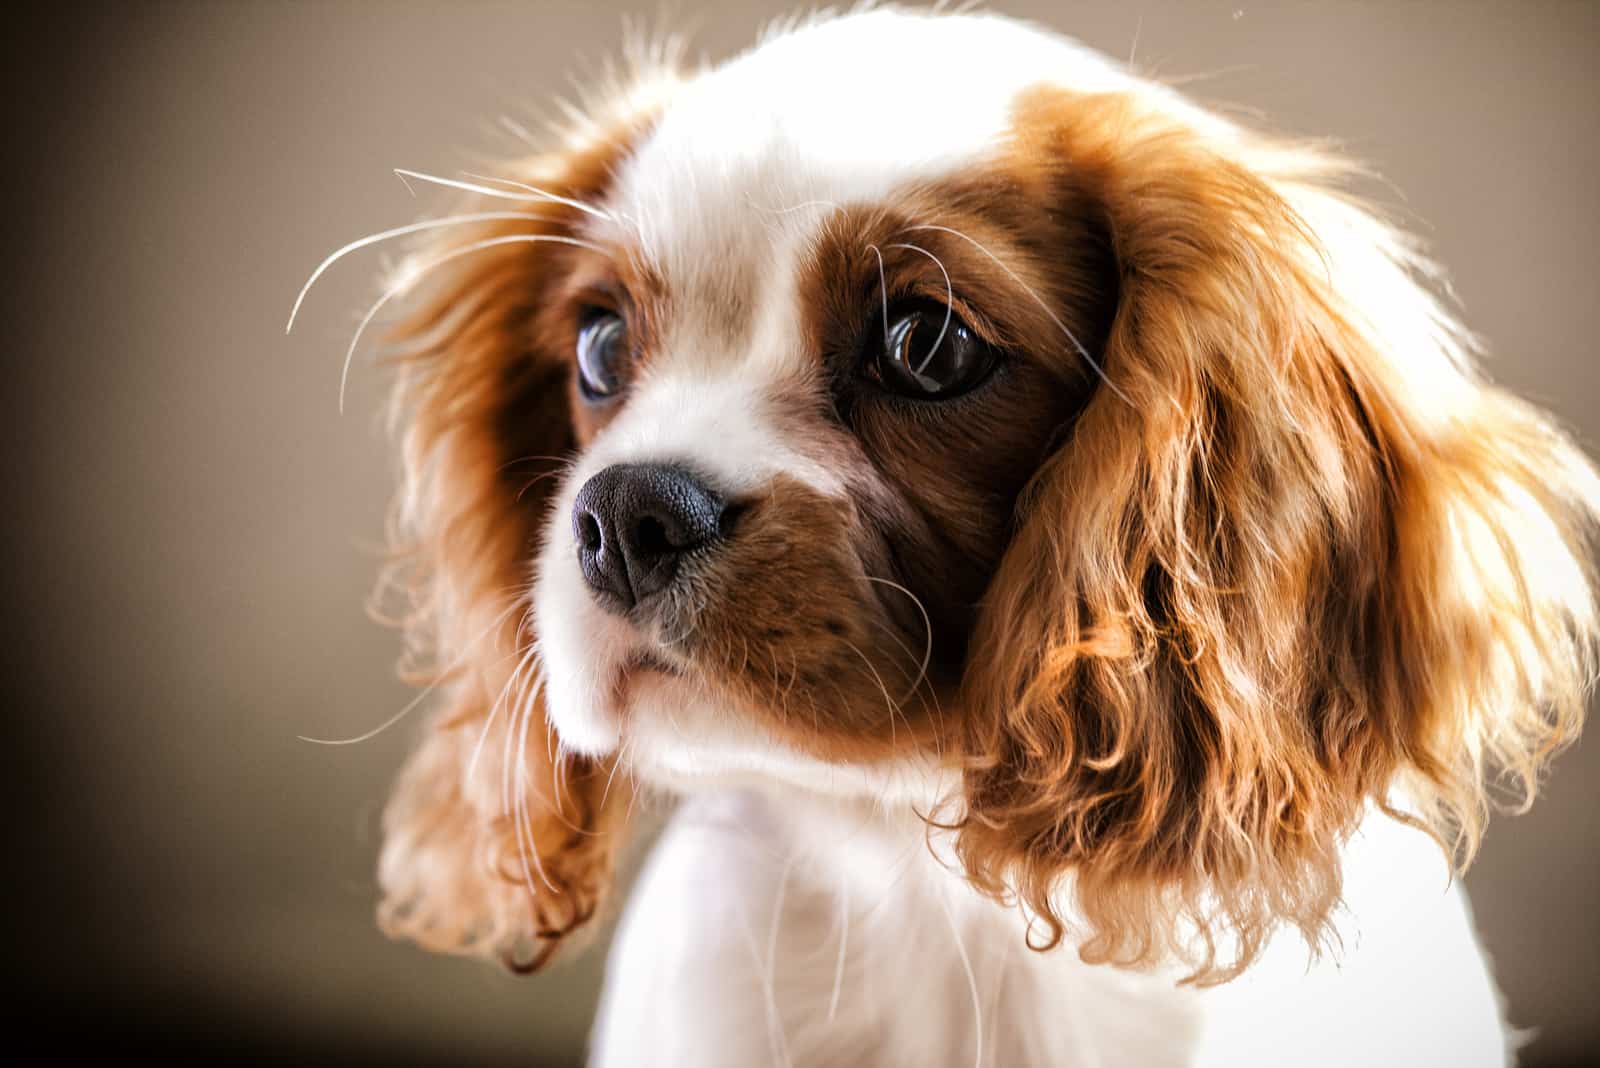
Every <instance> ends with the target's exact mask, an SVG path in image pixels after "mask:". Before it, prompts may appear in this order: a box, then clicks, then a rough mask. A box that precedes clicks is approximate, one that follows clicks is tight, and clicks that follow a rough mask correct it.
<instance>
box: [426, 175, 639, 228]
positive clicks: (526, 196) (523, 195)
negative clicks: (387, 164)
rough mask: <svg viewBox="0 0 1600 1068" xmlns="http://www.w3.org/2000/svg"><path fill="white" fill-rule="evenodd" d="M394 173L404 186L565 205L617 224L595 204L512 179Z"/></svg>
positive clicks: (606, 212)
mask: <svg viewBox="0 0 1600 1068" xmlns="http://www.w3.org/2000/svg"><path fill="white" fill-rule="evenodd" d="M394 173H395V175H396V176H397V177H399V179H400V180H401V181H402V182H406V180H407V179H408V178H415V179H416V180H417V181H419V182H430V183H432V184H433V185H442V186H445V187H447V188H450V189H460V190H463V191H464V192H468V193H477V194H478V195H479V196H486V197H499V198H501V199H502V200H520V201H527V202H532V203H537V204H561V205H563V206H565V207H568V208H572V209H573V210H574V211H581V212H583V213H584V214H585V215H590V216H593V217H594V218H596V219H601V220H603V221H605V222H613V221H615V216H613V215H612V214H611V213H610V212H609V211H604V210H602V209H600V208H597V207H595V206H594V205H593V204H586V203H584V202H583V201H581V200H575V199H573V198H572V197H564V196H561V195H560V194H559V193H551V192H548V191H546V190H543V189H540V188H538V187H536V186H531V185H528V184H526V183H524V182H516V181H512V180H511V179H509V178H485V177H484V176H482V175H470V176H469V177H473V178H477V179H478V181H475V182H467V181H462V180H460V179H458V178H444V177H441V176H439V175H437V174H424V173H423V172H421V171H413V170H410V169H408V168H405V167H396V168H395V169H394ZM485 181H491V182H499V183H501V184H502V185H509V186H512V187H514V188H515V189H516V190H518V191H517V192H512V191H511V190H509V189H496V188H494V187H493V186H489V185H484V184H483V183H484V182H485ZM406 188H407V189H410V188H411V185H410V183H409V182H407V183H406Z"/></svg>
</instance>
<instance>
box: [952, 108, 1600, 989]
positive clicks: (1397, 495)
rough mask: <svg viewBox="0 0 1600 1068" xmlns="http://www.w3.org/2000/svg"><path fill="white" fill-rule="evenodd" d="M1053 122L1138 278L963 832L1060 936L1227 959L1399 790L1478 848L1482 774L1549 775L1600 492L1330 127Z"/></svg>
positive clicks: (1057, 161) (969, 688)
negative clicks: (1473, 339)
mask: <svg viewBox="0 0 1600 1068" xmlns="http://www.w3.org/2000/svg"><path fill="white" fill-rule="evenodd" d="M1030 109H1031V110H1030ZM1024 119H1025V122H1024V126H1025V128H1026V130H1027V131H1028V133H1027V137H1028V138H1029V142H1028V145H1027V148H1028V150H1029V152H1030V153H1032V156H1033V158H1034V160H1035V161H1036V165H1039V166H1046V165H1053V166H1058V167H1059V168H1060V173H1061V174H1062V175H1064V176H1066V177H1064V178H1063V180H1064V181H1070V182H1071V183H1073V185H1074V188H1075V189H1077V190H1078V191H1079V192H1080V193H1081V192H1082V191H1083V190H1084V189H1088V190H1089V191H1090V193H1091V197H1092V199H1093V200H1094V201H1096V202H1097V204H1098V206H1099V209H1100V210H1101V211H1103V213H1104V220H1105V223H1106V225H1107V227H1108V229H1109V232H1110V239H1111V242H1112V246H1113V250H1114V254H1115V257H1116V261H1117V265H1118V268H1119V277H1120V287H1121V288H1120V293H1119V296H1118V300H1119V304H1118V307H1117V310H1116V313H1115V318H1114V320H1113V323H1112V326H1111V330H1110V335H1109V339H1108V341H1107V344H1106V348H1105V351H1104V353H1103V361H1102V363H1103V367H1104V372H1105V376H1106V379H1107V382H1106V383H1104V384H1103V385H1102V387H1101V388H1100V389H1099V392H1098V393H1097V394H1096V396H1095V397H1094V398H1093V400H1092V401H1091V402H1090V403H1089V405H1088V407H1087V408H1086V410H1085V411H1084V412H1083V413H1082V415H1081V416H1080V418H1079V419H1078V420H1077V422H1076V424H1075V425H1074V427H1073V429H1072V432H1071V437H1070V439H1068V440H1067V441H1066V442H1065V444H1064V445H1063V446H1062V447H1061V449H1060V450H1059V452H1058V453H1056V454H1055V455H1054V456H1053V457H1052V458H1051V459H1050V461H1049V462H1048V463H1047V464H1046V465H1045V466H1044V468H1043V469H1042V470H1041V471H1040V472H1039V474H1038V476H1037V478H1036V480H1035V482H1034V483H1033V484H1032V485H1031V487H1030V489H1029V491H1028V492H1027V493H1026V494H1025V497H1024V500H1023V502H1022V505H1021V514H1020V516H1019V524H1020V525H1019V530H1018V533H1017V534H1016V536H1015V540H1014V542H1013V544H1012V545H1011V547H1010V548H1009V550H1008V552H1007V555H1006V557H1005V558H1004V559H1003V561H1002V564H1001V567H1000V569H999V573H998V575H997V577H996V579H995V581H994V584H993V586H992V588H991V590H990V592H989V594H988V596H987V599H986V601H985V604H984V606H983V612H982V616H981V619H980V623H979V627H978V631H977V634H976V636H975V639H974V642H973V646H972V652H971V655H970V668H969V672H968V677H967V679H966V705H967V707H968V709H969V717H970V718H969V720H968V722H969V727H968V736H967V739H966V748H967V751H968V756H969V765H968V769H967V771H966V772H965V801H966V806H967V814H966V818H965V820H964V821H963V824H962V827H961V830H960V833H959V835H958V837H957V845H958V849H959V852H960V855H961V857H962V858H963V860H964V862H965V864H966V866H967V869H968V871H969V873H970V875H971V877H972V878H973V880H974V881H975V882H976V883H977V884H978V885H979V886H980V887H982V888H984V889H986V890H988V891H990V892H992V893H994V894H996V895H1005V894H1008V893H1014V894H1015V895H1016V896H1017V897H1018V898H1020V900H1021V901H1022V902H1023V903H1024V904H1025V905H1026V906H1027V907H1028V908H1029V909H1030V910H1031V911H1032V912H1033V913H1034V914H1035V915H1036V916H1037V917H1039V919H1040V920H1041V921H1042V923H1043V926H1042V927H1041V928H1039V931H1040V932H1041V933H1042V934H1043V936H1044V937H1043V943H1044V944H1045V945H1054V944H1056V943H1057V942H1058V941H1059V940H1060V939H1061V938H1062V937H1063V935H1064V933H1065V932H1066V929H1067V925H1068V923H1069V921H1068V920H1066V919H1065V918H1064V917H1067V916H1077V917H1079V918H1081V920H1082V921H1083V923H1084V924H1085V928H1086V929H1084V930H1081V931H1080V930H1074V932H1073V935H1074V938H1075V939H1076V938H1078V937H1079V936H1080V935H1081V937H1082V939H1083V941H1082V945H1081V952H1082V955H1083V956H1084V957H1085V959H1088V960H1091V961H1111V962H1118V963H1125V964H1142V963H1149V962H1152V961H1154V960H1157V959H1161V958H1167V959H1170V958H1171V956H1174V955H1175V956H1176V957H1177V958H1178V959H1179V960H1185V961H1187V962H1188V964H1189V965H1190V966H1191V967H1192V969H1193V974H1192V978H1194V979H1197V980H1199V981H1202V982H1209V981H1218V980H1222V979H1225V978H1228V977H1229V976H1231V975H1233V974H1236V972H1237V971H1238V970H1239V969H1241V968H1243V967H1244V966H1245V965H1247V964H1248V963H1250V961H1251V960H1252V959H1253V958H1254V957H1255V956H1256V954H1257V953H1258V951H1259V950H1260V949H1261V947H1262V945H1263V944H1264V941H1265V939H1266V937H1267V936H1268V935H1269V934H1270V933H1271V932H1272V930H1273V929H1274V928H1276V927H1277V926H1278V925H1280V924H1282V923H1288V924H1292V925H1295V926H1297V927H1298V928H1299V929H1300V930H1301V931H1302V932H1303V933H1304V934H1305V935H1306V937H1307V939H1308V940H1309V941H1310V942H1311V944H1312V945H1313V947H1315V946H1317V945H1318V944H1320V943H1321V942H1322V941H1324V940H1325V939H1326V937H1327V935H1328V927H1327V924H1328V921H1329V914H1330V912H1331V911H1332V910H1333V909H1334V907H1335V906H1336V904H1337V902H1338V901H1339V898H1340V893H1341V883H1340V870H1339V850H1340V847H1341V845H1342V844H1343V842H1344V841H1345V839H1346V838H1347V837H1348V836H1349V835H1350V834H1351V833H1352V831H1353V829H1354V828H1355V827H1356V825H1357V823H1358V822H1359V821H1360V819H1361V818H1362V816H1363V813H1364V812H1365V811H1367V810H1368V809H1369V808H1370V807H1372V806H1374V805H1376V806H1378V807H1381V808H1384V809H1386V810H1388V811H1390V812H1391V813H1394V812H1395V810H1397V809H1398V810H1400V814H1401V815H1402V818H1405V819H1407V820H1409V821H1412V822H1414V823H1417V824H1419V825H1420V826H1421V827H1423V828H1424V829H1426V830H1428V831H1429V832H1431V833H1432V834H1434V835H1435V836H1436V837H1437V838H1438V839H1439V840H1440V841H1441V843H1443V844H1444V845H1445V846H1446V847H1447V848H1449V849H1450V850H1451V851H1452V854H1453V857H1454V859H1456V860H1457V861H1462V862H1464V861H1465V859H1466V858H1467V857H1469V856H1470V853H1471V850H1472V848H1473V846H1474V845H1475V844H1476V842H1477V839H1478V835H1479V832H1480V829H1481V825H1482V822H1483V817H1484V812H1485V809H1486V804H1487V802H1488V800H1490V799H1489V797H1488V794H1487V793H1486V784H1487V782H1488V781H1489V780H1488V779H1487V778H1486V776H1488V775H1490V774H1491V773H1492V772H1495V771H1503V772H1505V773H1508V776H1509V780H1510V781H1512V782H1514V784H1515V785H1517V786H1519V787H1520V796H1521V799H1523V800H1526V799H1527V798H1529V797H1531V794H1532V792H1533V790H1534V789H1535V787H1536V784H1537V781H1538V774H1539V771H1540V769H1541V767H1542V766H1543V764H1544V762H1545V761H1546V760H1547V759H1548V758H1549V757H1550V756H1551V754H1552V753H1553V752H1554V751H1556V750H1557V749H1558V748H1559V747H1560V746H1561V745H1562V744H1563V743H1565V742H1567V741H1570V740H1571V739H1572V738H1573V737H1574V736H1575V734H1576V732H1577V730H1578V728H1579V725H1580V719H1581V716H1582V712H1583V703H1584V695H1585V691H1586V689H1587V686H1588V684H1589V681H1590V676H1591V672H1592V667H1593V662H1594V642H1595V633H1596V619H1595V605H1594V600H1593V594H1592V587H1593V576H1592V574H1591V569H1590V560H1591V538H1592V533H1593V531H1594V527H1595V517H1596V512H1597V507H1600V485H1597V482H1596V477H1595V472H1594V471H1593V469H1592V468H1591V466H1590V464H1589V462H1588V461H1587V460H1586V459H1585V458H1584V457H1583V456H1582V455H1581V454H1580V453H1579V452H1578V451H1577V450H1576V449H1575V448H1574V446H1573V445H1572V444H1571V443H1570V442H1569V441H1568V440H1567V439H1566V438H1565V437H1564V436H1563V435H1562V434H1561V433H1560V432H1559V431H1558V430H1557V429H1555V428H1554V427H1552V426H1551V424H1550V423H1549V421H1548V420H1547V419H1546V417H1545V416H1544V415H1543V414H1542V413H1540V412H1538V411H1536V410H1534V409H1533V408H1531V407H1529V406H1528V405H1526V404H1523V403H1521V402H1519V401H1518V400H1516V399H1515V398H1513V397H1511V396H1509V395H1507V394H1506V393H1504V392H1501V391H1500V390H1498V389H1495V388H1493V387H1491V386H1489V385H1488V384H1486V383H1485V382H1484V381H1483V380H1482V379H1481V377H1480V376H1479V375H1478V373H1477V372H1476V371H1475V370H1474V369H1473V367H1472V366H1471V362H1470V358H1469V355H1468V351H1467V344H1466V342H1465V341H1464V339H1463V337H1462V335H1461V333H1460V331H1459V329H1458V328H1457V327H1456V326H1455V325H1454V324H1453V323H1452V321H1451V320H1450V318H1449V316H1448V315H1447V314H1446V313H1445V312H1444V311H1443V310H1442V309H1441V307H1440V305H1439V304H1438V303H1437V302H1436V301H1435V299H1434V298H1433V297H1432V296H1430V295H1429V294H1428V293H1427V292H1426V290H1425V289H1424V288H1423V287H1422V286H1421V285H1419V283H1418V281H1417V279H1416V277H1415V275H1416V274H1417V272H1418V270H1419V268H1421V267H1422V266H1423V265H1422V264H1421V261H1419V260H1418V259H1416V257H1415V255H1414V254H1413V253H1412V252H1411V251H1410V250H1409V248H1408V246H1407V245H1406V244H1405V243H1404V242H1403V240H1402V239H1401V238H1400V237H1399V236H1397V235H1396V234H1395V233H1393V232H1392V231H1390V230H1389V229H1388V228H1386V227H1385V226H1383V225H1382V224H1380V223H1379V222H1377V221H1376V220H1375V219H1374V218H1373V217H1372V216H1371V215H1370V214H1368V213H1367V212H1365V211H1364V210H1362V209H1360V208H1359V207H1357V206H1355V205H1354V204H1353V203H1352V202H1350V201H1349V200H1347V199H1344V198H1342V197H1340V196H1338V195H1335V194H1333V193H1330V192H1328V191H1327V190H1326V187H1325V183H1326V182H1327V181H1328V180H1329V172H1330V167H1329V165H1327V164H1326V163H1325V162H1324V161H1322V160H1321V159H1320V158H1319V157H1318V156H1316V155H1315V154H1313V153H1309V152H1302V151H1298V150H1290V149H1288V148H1284V147H1282V146H1273V145H1268V144H1264V143H1257V142H1253V141H1250V140H1248V139H1246V137H1245V135H1242V134H1241V135H1238V140H1235V141H1228V142H1226V143H1223V142H1219V141H1217V140H1215V138H1218V137H1221V136H1222V135H1221V134H1220V133H1218V132H1216V131H1212V132H1211V133H1208V134H1201V133H1198V132H1196V131H1195V130H1193V129H1191V128H1188V127H1186V126H1180V125H1179V124H1178V123H1176V122H1173V121H1172V120H1170V119H1167V118H1164V117H1161V116H1159V115H1157V114H1154V113H1151V112H1149V111H1145V110H1143V109H1142V107H1141V105H1140V104H1139V103H1138V102H1136V101H1133V100H1129V99H1124V98H1083V97H1061V98H1056V99H1043V98H1041V99H1040V100H1037V101H1033V102H1032V103H1031V104H1030V105H1029V106H1028V107H1027V108H1024ZM1230 136H1231V135H1230ZM1040 161H1042V162H1040ZM1497 781H1504V780H1497Z"/></svg>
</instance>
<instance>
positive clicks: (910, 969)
mask: <svg viewBox="0 0 1600 1068" xmlns="http://www.w3.org/2000/svg"><path fill="white" fill-rule="evenodd" d="M1346 904H1347V909H1346V911H1345V913H1344V914H1343V916H1342V918H1341V922H1340V924H1339V931H1340V934H1341V937H1342V939H1343V944H1342V946H1340V947H1338V949H1337V950H1336V951H1335V952H1334V953H1332V954H1330V955H1325V956H1324V957H1323V958H1321V959H1320V960H1318V961H1316V962H1311V961H1310V960H1309V958H1308V955H1307V953H1306V950H1305V947H1304V944H1303V943H1302V942H1300V941H1299V939H1298V938H1297V936H1295V935H1294V934H1293V933H1288V932H1286V933H1282V934H1280V935H1279V936H1278V938H1277V939H1276V941H1275V942H1274V944H1273V946H1272V947H1271V948H1270V949H1269V950H1268V951H1267V953H1266V954H1265V956H1264V958H1263V959H1262V960H1261V961H1260V962H1259V963H1258V964H1257V965H1256V966H1255V967H1254V968H1253V969H1252V970H1251V971H1250V972H1248V973H1247V974H1246V975H1245V976H1244V977H1242V978H1241V979H1238V980H1236V981H1234V982H1232V983H1229V984H1225V985H1223V986H1221V987H1217V988H1213V989H1207V990H1196V989H1194V988H1192V987H1187V986H1179V985H1177V984H1176V979H1177V978H1178V977H1179V975H1180V974H1181V973H1179V972H1176V971H1173V972H1155V973H1151V972H1130V971H1124V970H1120V969H1115V968H1110V967H1105V966H1090V965H1086V964H1084V963H1082V962H1081V961H1080V960H1079V959H1078V957H1077V955H1076V953H1075V952H1074V951H1073V950H1072V949H1071V948H1070V947H1067V946H1063V947H1062V948H1059V949H1057V950H1054V951H1051V952H1047V953H1038V952H1034V951H1032V950H1030V949H1028V948H1027V946H1026V945H1025V943H1024V934H1025V920H1024V918H1023V917H1022V916H1021V915H1020V914H1019V912H1018V911H1017V910H1016V909H1007V908H1003V907H1001V906H998V905H996V904H994V903H992V902H990V901H988V900H987V899H984V898H982V897H980V896H979V895H977V894H975V893H974V892H973V891H972V890H971V889H970V888H969V887H968V886H967V884H966V883H965V882H964V881H962V880H961V879H960V878H959V876H958V875H957V874H955V873H954V872H953V871H951V870H949V869H948V868H946V867H945V866H944V862H943V861H942V860H941V859H939V858H938V857H936V856H935V855H934V851H931V850H930V849H929V848H928V847H927V845H926V843H925V839H924V837H923V835H922V831H921V824H919V823H917V822H915V820H914V818H912V817H909V816H907V817H906V818H905V819H897V818H895V817H894V816H893V815H892V814H886V813H884V812H883V811H881V810H872V809H867V808H858V807H845V806H839V805H837V804H834V803H831V802H830V803H823V802H817V801H814V800H811V799H809V798H805V797H803V796H798V795H773V794H758V793H754V792H736V791H735V792H726V793H717V794H706V795H700V796H695V797H692V798H690V799H688V800H687V801H686V802H685V803H684V804H683V805H682V807H681V808H680V810H679V811H678V812H677V813H676V815H675V816H674V817H673V820H672V822H671V825H670V826H669V827H668V829H667V831H666V833H665V835H664V836H663V838H662V840H661V841H660V843H659V844H658V845H657V846H656V849H655V853H654V855H653V856H652V857H651V858H650V861H649V863H648V865H647V867H646V869H645V871H644V873H643V875H642V877H641V878H640V880H639V883H638V885H637V886H636V887H635V888H634V891H633V895H632V898H631V901H630V903H629V905H628V909H627V914H626V916H625V918H624V920H623V924H622V928H621V930H620V932H619V935H618V940H617V943H616V946H615V948H614V950H613V951H612V955H611V959H610V962H609V966H608V975H607V981H606V992H605V997H604V1001H603V1003H602V1007H601V1014H600V1019H599V1021H598V1023H597V1025H596V1029H595V1035H594V1042H595V1044H594V1050H593V1060H594V1063H595V1064H597V1065H602V1066H606V1068H613V1066H633V1065H679V1064H681V1065H691V1064H692V1065H703V1066H716V1065H728V1066H735V1065H737V1066H741V1068H743V1066H750V1065H763V1064H772V1065H793V1066H805V1065H843V1064H869V1065H918V1066H934V1065H950V1066H967V1065H992V1066H1002V1068H1009V1066H1016V1065H1052V1066H1057V1065H1058V1066H1064V1068H1100V1066H1104V1068H1116V1066H1129V1068H1161V1066H1166V1065H1199V1066H1218V1068H1221V1066H1224V1065H1227V1066H1230V1068H1239V1066H1249V1065H1278V1064H1292V1065H1295V1066H1296V1068H1303V1066H1307V1065H1328V1066H1333V1065H1361V1066H1363V1068H1375V1066H1379V1065H1407V1066H1418V1068H1423V1066H1430V1065H1438V1066H1440V1068H1446V1066H1451V1068H1466V1066H1475V1065H1483V1066H1489V1065H1502V1064H1504V1063H1506V1059H1507V1053H1506V1043H1505V1039H1504V1036H1503V1032H1502V1029H1501V1026H1500V1024H1499V1019H1500V1014H1499V1010H1498V1007H1497V1005H1496V1003H1495V993H1494V990H1493V987H1492V984H1491V983H1490V981H1489V977H1488V974H1487V969H1486V968H1485V965H1484V961H1483V959H1482V955H1481V953H1480V951H1479V949H1478V946H1477V943H1476V939H1475V937H1474V935H1473V932H1472V929H1471V922H1470V919H1469V917H1468V915H1467V912H1466V908H1465V901H1464V898H1463V896H1462V895H1461V892H1460V890H1459V887H1456V886H1453V885H1451V884H1449V883H1448V881H1447V879H1446V876H1445V869H1444V867H1443V864H1442V861H1441V859H1440V858H1439V856H1438V853H1437V850H1436V849H1434V847H1433V846H1432V845H1431V843H1429V842H1428V841H1427V840H1426V839H1424V838H1423V837H1422V836H1421V835H1420V834H1418V833H1417V832H1414V831H1411V830H1408V829H1405V828H1402V827H1399V826H1397V825H1395V824H1393V823H1392V822H1391V821H1388V820H1386V819H1383V818H1381V817H1376V816H1375V817H1372V818H1371V819H1369V820H1368V821H1367V824H1366V826H1365V827H1364V829H1363V832H1362V833H1361V834H1360V835H1358V836H1357V838H1356V839H1355V840H1354V841H1353V842H1352V843H1351V846H1350V848H1349V851H1348V854H1347V893H1346Z"/></svg>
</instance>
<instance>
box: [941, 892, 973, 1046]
mask: <svg viewBox="0 0 1600 1068" xmlns="http://www.w3.org/2000/svg"><path fill="white" fill-rule="evenodd" d="M934 896H935V897H937V898H938V899H939V907H940V908H942V909H943V910H944V917H945V919H947V920H949V921H950V936H951V937H952V938H954V939H955V943H956V953H957V954H958V955H959V956H960V957H961V970H962V971H964V972H966V974H967V990H968V991H969V992H970V993H971V994H972V1017H973V1021H972V1022H973V1040H974V1041H973V1045H974V1046H975V1047H976V1053H977V1055H976V1056H975V1057H974V1058H973V1063H974V1064H975V1065H977V1066H978V1068H982V1065H983V999H982V998H981V997H980V996H979V994H978V977H977V975H976V974H975V973H974V972H973V970H972V961H971V959H969V958H968V957H967V947H966V945H964V944H963V943H962V941H961V928H960V927H959V926H957V924H956V914H955V913H954V912H953V911H952V910H951V908H950V902H948V901H946V900H945V896H944V894H942V893H936V894H934Z"/></svg>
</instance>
